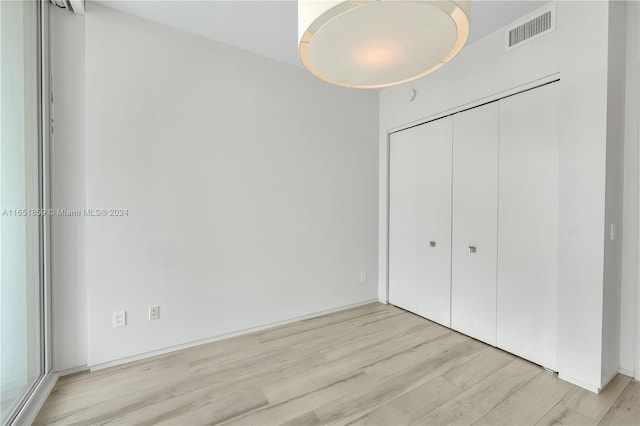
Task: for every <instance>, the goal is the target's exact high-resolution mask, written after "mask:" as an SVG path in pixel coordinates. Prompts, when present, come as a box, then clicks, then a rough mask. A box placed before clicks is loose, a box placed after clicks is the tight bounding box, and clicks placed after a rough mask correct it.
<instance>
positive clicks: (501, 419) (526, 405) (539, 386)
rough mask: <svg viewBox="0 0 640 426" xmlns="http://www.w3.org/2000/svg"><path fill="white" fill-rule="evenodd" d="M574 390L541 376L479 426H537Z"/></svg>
mask: <svg viewBox="0 0 640 426" xmlns="http://www.w3.org/2000/svg"><path fill="white" fill-rule="evenodd" d="M570 390H571V385H570V384H569V383H567V382H563V381H562V380H560V379H558V378H557V377H556V376H555V375H552V374H549V373H544V374H538V375H537V376H536V377H534V378H533V380H531V381H530V382H529V383H527V384H525V385H524V386H523V387H521V388H520V389H519V390H518V391H516V392H515V393H513V394H512V395H510V396H509V397H508V398H507V399H506V400H505V401H504V402H502V403H501V404H500V405H498V406H497V407H496V408H494V409H493V410H491V411H489V412H488V413H487V414H485V415H484V416H483V417H482V418H480V420H478V421H477V422H476V424H478V425H513V424H528V425H530V424H535V423H536V422H538V421H539V420H540V419H541V418H542V417H543V416H544V414H545V413H547V412H548V411H549V410H551V409H552V408H553V407H554V406H555V405H556V404H557V403H558V402H560V400H562V398H563V397H564V396H565V395H566V394H567V393H568V392H569V391H570Z"/></svg>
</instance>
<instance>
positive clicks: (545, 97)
mask: <svg viewBox="0 0 640 426" xmlns="http://www.w3.org/2000/svg"><path fill="white" fill-rule="evenodd" d="M558 90H559V84H558V83H554V84H550V85H546V86H543V87H540V88H538V89H534V90H531V91H528V92H525V93H522V94H519V95H516V96H513V97H510V98H507V99H504V100H502V101H500V181H499V208H498V214H499V216H498V217H499V219H498V299H497V300H498V311H497V315H498V318H497V319H498V322H497V325H498V329H497V341H498V346H499V347H501V348H504V349H506V350H507V351H509V352H513V353H515V354H517V355H520V356H522V357H523V358H526V359H529V360H531V361H533V362H535V363H537V364H540V365H543V366H545V367H548V368H551V369H555V366H556V329H557V325H556V322H557V313H556V310H557V288H558V167H559V159H558V158H559V157H558V148H559V139H558Z"/></svg>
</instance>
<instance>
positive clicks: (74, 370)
mask: <svg viewBox="0 0 640 426" xmlns="http://www.w3.org/2000/svg"><path fill="white" fill-rule="evenodd" d="M87 370H89V366H88V365H87V364H84V365H79V366H77V367H72V368H66V369H64V370H60V371H58V376H59V377H64V376H68V375H70V374H76V373H80V372H81V371H87Z"/></svg>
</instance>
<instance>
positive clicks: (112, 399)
mask: <svg viewBox="0 0 640 426" xmlns="http://www.w3.org/2000/svg"><path fill="white" fill-rule="evenodd" d="M638 393H639V391H638V383H637V382H635V381H631V380H630V379H629V378H628V377H625V376H621V375H618V376H617V377H616V378H614V380H613V381H612V382H611V383H610V384H609V386H607V388H606V389H605V390H604V391H603V392H602V393H601V394H600V395H596V394H592V393H590V392H588V391H585V390H583V389H580V388H578V387H575V386H573V385H570V384H567V383H565V382H562V381H560V380H557V379H555V378H553V377H551V376H549V375H546V374H545V373H543V372H542V369H541V368H540V367H538V366H535V365H533V364H530V363H528V362H526V361H524V360H521V359H519V358H517V357H514V356H513V355H510V354H507V353H505V352H502V351H500V350H499V349H496V348H493V347H490V346H487V345H485V344H483V343H480V342H478V341H476V340H473V339H471V338H469V337H467V336H464V335H462V334H459V333H456V332H454V331H452V330H450V329H447V328H444V327H442V326H440V325H438V324H435V323H432V322H430V321H428V320H425V319H424V318H421V317H418V316H416V315H414V314H411V313H408V312H406V311H404V310H402V309H399V308H396V307H393V306H388V305H383V304H379V303H375V304H368V305H363V306H358V307H356V308H352V309H348V310H344V311H340V312H335V313H332V314H328V315H323V316H319V317H316V318H310V319H308V320H304V321H297V322H293V323H289V324H284V325H281V326H278V327H274V328H271V329H268V330H260V331H256V332H253V333H249V334H245V335H241V336H236V337H232V338H229V339H224V340H220V341H217V342H212V343H207V344H203V345H199V346H195V347H192V348H187V349H182V350H178V351H175V352H171V353H167V354H164V355H158V356H154V357H151V358H148V359H144V360H139V361H135V362H132V363H128V364H124V365H120V366H116V367H112V368H107V369H103V370H100V371H95V372H91V373H88V372H84V373H79V374H74V375H71V376H67V377H63V378H61V379H60V380H59V381H58V383H57V384H56V386H55V388H54V390H53V392H52V393H51V395H50V397H49V398H48V399H47V401H46V403H45V404H44V406H43V408H42V410H41V411H40V413H39V415H38V417H37V419H36V422H35V424H36V425H46V424H53V425H70V424H79V425H94V424H118V425H133V424H136V425H137V424H142V425H144V424H171V425H195V424H211V423H223V424H225V425H232V424H233V425H272V424H273V425H275V424H289V425H306V424H336V425H337V424H347V423H353V424H378V425H394V426H395V425H403V424H412V423H417V424H471V423H473V422H480V423H492V424H499V423H508V422H510V421H512V422H518V423H519V424H533V423H534V422H536V421H537V423H538V424H543V425H544V424H596V423H598V422H600V421H601V423H602V424H633V421H634V420H635V419H636V418H637V417H638V416H639V413H638V412H637V409H638V404H639V402H638ZM558 399H559V400H558ZM538 411H539V412H538ZM636 426H637V424H636Z"/></svg>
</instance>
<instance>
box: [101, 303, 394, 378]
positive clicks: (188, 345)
mask: <svg viewBox="0 0 640 426" xmlns="http://www.w3.org/2000/svg"><path fill="white" fill-rule="evenodd" d="M376 302H378V300H377V299H370V300H365V301H364V302H358V303H353V304H351V305H346V306H340V307H338V308H332V309H327V310H324V311H319V312H314V313H312V314H308V315H302V316H299V317H294V318H289V319H286V320H282V321H276V322H272V323H269V324H264V325H260V326H257V327H251V328H245V329H243V330H239V331H234V332H231V333H225V334H220V335H217V336H213V337H209V338H206V339H201V340H195V341H193V342H188V343H183V344H181V345H175V346H170V347H168V348H163V349H158V350H156V351H151V352H145V353H141V354H138V355H132V356H128V357H126V358H120V359H116V360H113V361H108V362H103V363H100V364H96V365H91V366H89V369H90V370H91V371H98V370H103V369H105V368H109V367H115V366H116V365H122V364H126V363H128V362H133V361H139V360H141V359H145V358H150V357H153V356H157V355H163V354H166V353H169V352H174V351H179V350H182V349H187V348H191V347H193V346H199V345H204V344H207V343H212V342H217V341H218V340H223V339H228V338H230V337H236V336H242V335H243V334H249V333H254V332H256V331H260V330H265V329H267V328H273V327H278V326H280V325H285V324H289V323H292V322H296V321H302V320H305V319H309V318H315V317H319V316H322V315H327V314H331V313H334V312H339V311H344V310H346V309H351V308H355V307H358V306H362V305H368V304H369V303H376ZM381 303H382V302H381Z"/></svg>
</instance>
